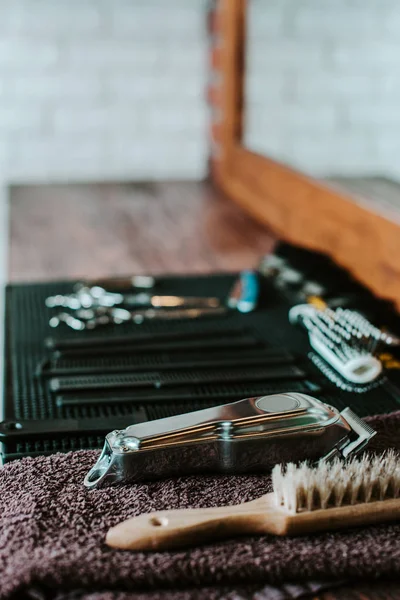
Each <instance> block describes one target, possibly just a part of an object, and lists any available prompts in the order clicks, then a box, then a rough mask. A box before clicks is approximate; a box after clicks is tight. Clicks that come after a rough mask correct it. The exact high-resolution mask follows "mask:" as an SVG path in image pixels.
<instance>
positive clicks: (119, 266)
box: [9, 182, 275, 281]
mask: <svg viewBox="0 0 400 600" xmlns="http://www.w3.org/2000/svg"><path fill="white" fill-rule="evenodd" d="M274 242H275V239H274V237H273V236H272V235H271V234H270V233H269V232H268V231H267V230H266V229H265V228H264V227H263V226H261V225H259V224H258V223H257V222H256V221H254V220H253V219H252V218H250V217H249V216H247V215H246V214H245V213H243V212H242V210H241V209H239V208H238V207H237V206H235V205H234V204H233V203H231V202H229V201H228V200H227V199H226V198H224V197H223V196H222V195H221V194H220V193H218V192H215V191H214V190H213V189H212V188H211V187H210V186H209V185H208V184H206V183H194V182H191V183H146V184H140V183H133V184H99V185H49V186H23V187H14V188H11V192H10V252H9V279H10V280H11V281H30V280H35V279H57V278H58V279H62V278H81V277H85V276H87V277H91V278H96V277H102V276H108V275H126V274H129V273H135V274H136V273H137V274H144V273H152V274H153V273H162V272H169V273H187V272H189V271H190V272H195V273H202V272H203V273H205V272H211V271H233V270H240V269H243V268H251V267H254V266H256V265H257V263H258V261H259V259H260V257H261V256H263V255H264V254H266V253H267V252H270V251H271V248H272V247H273V244H274Z"/></svg>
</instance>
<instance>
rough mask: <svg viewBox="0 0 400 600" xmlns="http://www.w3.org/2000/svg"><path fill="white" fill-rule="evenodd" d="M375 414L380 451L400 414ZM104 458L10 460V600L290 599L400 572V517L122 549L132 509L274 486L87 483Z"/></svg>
mask: <svg viewBox="0 0 400 600" xmlns="http://www.w3.org/2000/svg"><path fill="white" fill-rule="evenodd" d="M369 422H370V424H371V425H372V427H374V428H375V429H376V430H377V431H378V435H377V436H376V437H375V438H374V440H373V443H372V444H371V446H370V449H371V450H374V451H381V450H383V449H386V448H388V447H394V448H396V449H398V450H400V412H398V413H394V414H392V415H386V416H380V417H373V418H370V419H369ZM96 457H97V453H96V452H93V451H80V452H74V453H69V454H55V455H53V456H49V457H39V458H35V459H32V458H26V459H23V460H21V461H15V462H12V463H10V464H7V465H6V466H5V467H4V468H3V469H1V470H0V598H1V599H3V598H11V597H15V598H34V597H35V594H36V597H37V598H41V597H43V598H46V600H47V598H56V597H58V598H59V600H61V599H65V600H67V598H70V599H71V600H72V598H85V600H89V599H90V600H94V599H97V600H109V599H111V598H112V599H113V600H115V599H119V600H128V599H130V600H133V599H135V600H142V599H143V600H144V599H146V600H147V599H149V598H153V599H154V600H155V599H156V598H161V597H163V598H173V597H175V598H180V599H182V600H186V599H187V598H200V597H204V598H229V599H232V600H233V599H236V600H239V599H241V598H254V599H256V598H258V599H260V600H261V599H264V598H278V599H279V600H281V598H285V597H286V598H290V597H292V598H296V597H299V595H297V596H296V595H295V593H296V586H293V595H292V596H290V595H288V594H289V593H291V592H290V590H289V592H288V593H287V595H286V596H282V595H281V596H279V595H275V596H274V595H273V594H274V593H275V594H279V593H281V594H282V593H283V592H282V590H283V591H284V588H282V587H280V589H276V588H275V587H274V586H277V585H278V586H280V585H281V584H283V583H286V584H288V583H290V582H297V583H298V582H300V581H306V580H319V579H328V580H335V581H337V580H341V579H349V578H365V577H370V578H378V577H390V576H396V575H399V574H400V525H395V524H393V525H386V526H375V527H370V528H367V529H358V530H351V531H350V530H349V531H346V532H342V533H326V534H322V535H314V536H304V537H301V538H292V539H291V538H274V537H272V536H263V537H246V538H241V539H235V540H228V541H225V542H219V543H214V544H209V545H204V546H197V547H194V548H192V549H188V550H183V551H175V552H157V553H140V552H126V551H116V550H112V549H110V548H107V547H106V546H105V544H104V537H105V533H106V531H107V530H108V528H109V527H110V526H112V525H115V524H117V523H119V522H120V521H122V520H124V519H127V518H129V517H131V516H133V515H138V514H140V513H143V512H148V511H152V510H160V509H169V508H178V507H189V506H190V507H201V506H203V507H205V506H213V505H225V504H236V503H238V502H244V501H246V500H251V499H253V498H256V497H257V496H260V495H261V494H264V493H266V492H267V491H269V489H270V482H269V480H268V478H266V477H260V476H240V477H216V476H214V477H189V478H180V479H175V480H165V481H160V482H156V483H148V484H140V485H130V486H127V485H125V486H124V485H121V486H118V487H113V488H108V489H104V490H92V491H87V490H86V489H85V488H84V487H83V484H82V482H83V478H84V476H85V474H86V472H87V471H88V470H89V468H90V467H91V466H92V465H93V463H94V461H95V459H96ZM310 585H313V584H310ZM268 588H270V589H268ZM233 589H235V590H236V592H232V591H228V590H233ZM298 589H299V590H300V592H301V593H302V590H301V586H300V588H298ZM304 589H305V588H303V592H304ZM306 591H307V590H306ZM309 591H310V590H309ZM201 594H203V596H201ZM268 594H269V595H268Z"/></svg>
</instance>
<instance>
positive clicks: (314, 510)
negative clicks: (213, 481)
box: [106, 451, 400, 550]
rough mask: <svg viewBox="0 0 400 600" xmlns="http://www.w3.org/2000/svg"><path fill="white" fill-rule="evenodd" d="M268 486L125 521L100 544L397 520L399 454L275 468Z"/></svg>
mask: <svg viewBox="0 0 400 600" xmlns="http://www.w3.org/2000/svg"><path fill="white" fill-rule="evenodd" d="M272 485H273V489H274V491H273V492H272V493H270V494H265V495H264V496H261V497H260V498H257V500H253V501H251V502H245V503H243V504H238V505H236V506H222V507H217V508H199V509H178V510H170V511H162V512H156V513H149V514H143V515H140V516H139V517H133V518H131V519H128V520H127V521H124V522H122V523H119V524H118V525H116V526H115V527H112V528H111V529H110V530H109V531H108V533H107V537H106V543H107V544H108V545H109V546H112V547H113V548H122V549H125V550H169V549H170V548H178V547H182V546H193V545H196V544H198V543H202V542H207V541H213V540H216V539H222V538H230V537H233V536H236V535H243V534H265V533H269V534H274V535H299V534H306V533H313V532H316V531H328V530H333V529H344V528H349V527H355V526H360V525H372V524H377V523H383V522H387V521H395V520H397V519H399V518H400V455H399V454H396V453H395V452H393V451H388V452H387V453H386V454H384V455H383V456H368V455H365V456H364V457H363V458H361V459H359V460H357V459H353V460H351V461H349V462H346V463H343V462H341V461H340V460H334V461H333V462H331V463H326V462H321V463H320V464H319V465H318V466H316V467H313V466H310V465H308V464H307V463H302V464H300V465H298V466H297V465H295V464H292V463H289V464H287V465H286V466H285V467H282V466H281V465H277V466H276V467H275V468H274V470H273V472H272Z"/></svg>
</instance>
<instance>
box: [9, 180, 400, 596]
mask: <svg viewBox="0 0 400 600" xmlns="http://www.w3.org/2000/svg"><path fill="white" fill-rule="evenodd" d="M275 242H276V239H275V238H274V236H273V235H272V234H271V233H270V232H268V231H267V230H266V229H265V228H264V227H263V226H261V225H259V224H258V223H257V222H255V221H254V220H253V219H251V218H250V217H249V216H247V215H246V214H245V213H243V212H242V211H241V210H240V209H239V208H238V207H237V206H236V205H234V204H232V203H231V202H230V201H229V200H227V199H226V198H224V197H223V196H222V195H221V194H220V193H219V192H216V191H215V190H213V189H212V188H211V187H210V186H209V185H208V184H207V183H172V182H170V183H146V184H139V183H134V184H117V183H115V184H99V185H52V186H23V187H22V186H19V187H15V188H12V189H11V193H10V252H9V280H10V281H13V282H16V281H32V280H38V279H41V280H45V279H65V278H83V277H90V278H96V277H106V276H109V275H114V276H116V275H127V274H136V273H137V274H144V273H162V272H169V273H188V272H192V273H193V272H196V273H206V272H212V271H224V270H228V271H230V270H239V269H243V268H251V267H254V266H256V265H257V263H258V261H259V259H260V257H261V256H262V255H263V254H266V253H268V252H270V251H271V249H272V248H273V246H274V244H275ZM399 598H400V586H399V585H396V584H394V583H385V584H382V583H379V584H375V585H371V584H368V585H357V586H347V587H341V588H338V589H337V590H335V591H334V592H330V593H324V594H322V595H319V596H315V600H355V599H357V600H378V599H379V600H396V599H399Z"/></svg>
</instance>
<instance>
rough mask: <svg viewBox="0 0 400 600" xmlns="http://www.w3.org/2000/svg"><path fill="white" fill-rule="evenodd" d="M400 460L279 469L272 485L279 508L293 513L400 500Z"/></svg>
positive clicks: (391, 455) (388, 456)
mask: <svg viewBox="0 0 400 600" xmlns="http://www.w3.org/2000/svg"><path fill="white" fill-rule="evenodd" d="M399 459H400V456H399V454H398V453H396V452H394V451H393V450H389V451H387V452H386V453H385V454H384V455H381V456H371V455H368V454H365V455H364V456H363V457H362V458H360V459H357V458H353V459H352V460H349V461H347V462H345V463H344V462H342V461H341V460H339V459H335V460H333V461H332V462H320V463H319V464H318V465H317V466H315V465H314V466H313V465H310V464H309V463H306V462H305V463H302V464H300V465H295V464H293V463H289V464H287V465H286V466H282V465H276V467H275V468H274V469H273V471H272V485H273V489H274V494H275V498H276V502H277V505H280V506H283V507H284V508H285V509H286V510H288V511H289V512H291V513H297V512H303V511H312V510H318V509H326V508H331V507H339V506H351V505H355V504H364V503H368V502H375V501H377V500H387V499H390V498H393V499H396V498H400V460H399Z"/></svg>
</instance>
